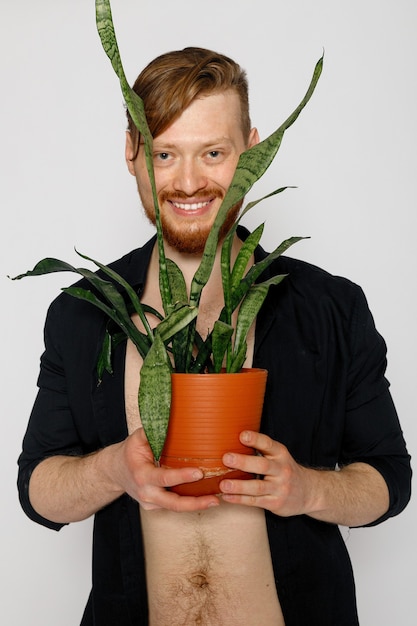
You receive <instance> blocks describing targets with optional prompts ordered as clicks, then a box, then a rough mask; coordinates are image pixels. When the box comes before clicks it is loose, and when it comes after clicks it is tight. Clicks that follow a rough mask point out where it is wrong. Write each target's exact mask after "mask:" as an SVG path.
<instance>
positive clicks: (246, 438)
mask: <svg viewBox="0 0 417 626" xmlns="http://www.w3.org/2000/svg"><path fill="white" fill-rule="evenodd" d="M240 438H241V440H242V441H247V442H248V441H250V432H249V431H247V430H244V431H243V433H242V434H241V436H240Z"/></svg>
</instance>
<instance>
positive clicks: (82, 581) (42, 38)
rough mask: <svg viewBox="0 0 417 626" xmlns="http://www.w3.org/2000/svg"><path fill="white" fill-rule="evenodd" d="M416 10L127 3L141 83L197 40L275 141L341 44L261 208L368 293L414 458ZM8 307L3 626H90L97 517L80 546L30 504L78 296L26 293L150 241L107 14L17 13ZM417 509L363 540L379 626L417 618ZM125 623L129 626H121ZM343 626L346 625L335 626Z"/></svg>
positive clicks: (2, 195) (362, 569)
mask: <svg viewBox="0 0 417 626" xmlns="http://www.w3.org/2000/svg"><path fill="white" fill-rule="evenodd" d="M416 7H417V5H416V3H415V0H397V1H396V2H392V1H391V0H350V1H349V2H337V1H336V0H315V2H311V1H309V0H305V1H302V0H291V1H290V0H287V1H281V2H280V1H278V0H275V1H272V0H257V1H256V2H255V1H254V0H211V1H210V2H206V1H201V2H199V1H197V0H177V1H176V2H173V1H172V0H159V2H154V1H151V0H142V1H139V0H113V14H114V20H115V25H116V31H117V34H118V39H119V45H120V48H121V53H122V58H123V61H124V65H125V69H126V73H127V76H128V79H129V80H130V82H133V80H134V79H135V78H136V75H137V73H138V72H139V70H140V69H141V68H142V67H143V66H144V65H145V64H146V63H147V62H148V61H150V60H151V59H152V58H153V57H154V56H156V55H157V54H160V53H162V52H165V51H167V50H170V49H177V48H182V47H184V46H186V45H200V46H205V47H210V48H212V49H217V50H219V51H221V52H224V53H226V54H229V55H231V56H232V57H234V58H236V59H237V60H238V61H239V62H240V63H241V64H242V65H243V66H244V67H245V68H246V69H247V72H248V75H249V80H250V85H251V102H252V109H251V112H252V119H253V123H254V125H257V126H258V128H259V131H260V133H261V136H262V137H265V136H266V135H268V134H269V133H271V132H272V131H273V130H275V128H277V126H278V125H279V124H280V123H281V122H282V121H283V120H284V119H285V118H286V117H287V115H288V114H289V113H290V112H291V111H292V110H293V108H294V107H295V106H296V105H297V104H298V102H299V100H300V99H301V97H302V96H303V95H304V91H305V89H306V87H307V84H308V82H309V80H310V77H311V73H312V71H313V67H314V64H315V62H316V60H317V59H318V58H319V57H320V55H321V53H322V50H323V48H324V49H325V66H324V72H323V76H322V78H321V80H320V83H319V86H318V88H317V91H316V93H315V95H314V96H313V99H312V101H311V102H310V104H309V105H308V107H307V109H306V110H305V111H304V112H303V114H302V116H301V118H300V119H299V120H298V122H297V123H296V125H295V126H294V127H292V128H291V129H290V130H289V131H288V133H287V135H286V137H285V139H284V142H283V146H282V148H281V152H280V153H279V155H278V157H277V159H276V160H275V162H274V164H273V165H272V167H271V169H270V171H269V172H268V173H267V174H266V175H265V177H264V179H263V181H262V182H261V183H260V184H258V186H257V187H256V188H255V190H254V191H253V193H251V198H252V199H253V198H256V197H260V196H261V195H263V194H264V193H266V192H267V191H270V190H271V189H273V188H276V187H279V186H281V185H284V184H288V185H297V186H298V188H297V189H292V190H289V191H287V192H286V193H285V194H283V195H281V196H278V197H276V198H274V199H270V200H268V201H267V202H265V203H264V204H263V205H262V206H261V207H259V206H258V207H257V208H256V209H254V215H253V216H252V217H251V220H250V222H249V224H252V225H253V224H257V223H259V221H263V220H266V224H267V226H266V234H265V235H264V239H263V243H264V245H265V246H266V247H267V248H268V247H269V248H270V247H271V246H272V245H273V244H275V243H277V241H278V240H280V241H281V240H282V239H284V238H286V237H288V236H291V235H311V237H312V238H311V239H310V240H307V241H305V242H302V243H300V244H298V245H297V247H296V248H293V249H292V254H293V255H294V256H300V257H302V258H305V259H306V260H309V261H311V262H313V263H316V264H318V265H321V266H323V267H325V268H326V269H328V270H329V271H331V272H332V273H337V274H342V275H345V276H347V277H349V278H351V279H352V280H354V281H356V282H358V283H360V284H361V285H362V286H363V288H364V290H365V292H366V294H367V296H368V300H369V303H370V306H371V309H372V311H373V313H374V317H375V320H376V324H377V327H378V329H379V330H380V332H381V333H382V334H383V335H384V337H385V339H386V340H387V343H388V346H389V352H388V358H389V367H388V378H389V379H390V381H391V383H392V392H393V395H394V399H395V402H396V405H397V408H398V411H399V414H400V417H401V421H402V426H403V429H404V431H405V434H406V439H407V441H408V444H409V449H410V452H411V453H412V454H413V452H414V451H415V449H416V446H417V433H416V425H415V406H416V403H415V401H414V397H415V387H416V373H417V372H416V357H415V355H416V350H417V336H416V320H417V305H416V294H415V291H416V270H417V263H416V255H415V234H416V230H417V229H416V226H417V224H416V213H417V205H416V139H417V133H416V130H417V128H416V96H417V89H416V82H417V71H416V69H417V68H416V55H417V37H416V32H417V8H416ZM0 11H1V13H0V48H1V49H0V64H1V86H0V89H1V92H0V93H1V98H0V107H1V114H0V179H1V185H0V206H1V217H0V219H1V228H0V235H1V246H0V254H1V258H0V268H1V272H0V281H1V283H0V290H1V291H0V293H1V295H0V297H1V308H0V311H1V357H2V358H1V361H2V377H1V380H2V391H1V395H0V401H1V420H2V454H1V464H2V465H1V507H2V515H1V521H0V524H1V526H0V541H1V564H0V568H1V581H0V583H1V584H0V590H1V591H0V593H1V602H0V622H1V623H2V624H7V626H23V625H24V624H25V625H26V624H30V625H31V626H75V625H76V624H78V623H79V620H80V616H81V614H82V610H83V606H84V603H85V601H86V598H87V595H88V591H89V585H90V560H91V528H92V527H91V521H87V522H84V523H81V524H74V525H72V526H71V527H67V528H65V529H64V530H62V531H61V532H60V533H55V532H53V531H48V530H46V529H44V528H42V527H40V526H38V525H36V524H33V523H32V522H30V521H29V520H28V519H27V518H26V517H25V516H24V515H23V513H22V512H21V510H20V508H19V504H18V501H17V495H16V489H15V481H16V458H17V456H18V454H19V450H20V444H21V439H22V436H23V434H24V430H25V428H26V423H27V419H28V414H29V411H30V408H31V405H32V402H33V399H34V395H35V392H36V378H37V373H38V364H39V356H40V354H41V351H42V328H43V321H44V317H45V313H46V309H47V306H48V304H49V302H50V301H51V300H52V298H53V297H54V296H55V295H56V293H57V292H58V291H59V288H60V287H62V286H65V285H67V284H68V283H69V282H70V281H72V277H71V276H67V275H57V276H49V277H42V278H33V279H28V280H26V281H22V282H18V283H12V282H10V281H9V280H8V279H7V277H6V275H7V274H10V275H15V274H18V273H20V272H23V271H25V270H27V269H30V268H31V267H32V266H33V265H34V264H35V262H36V261H37V260H39V259H41V258H43V257H44V256H57V257H59V258H63V259H65V260H67V261H70V262H76V261H77V258H76V256H75V253H74V251H73V248H74V246H76V247H77V248H78V249H79V250H81V251H82V252H85V253H87V254H90V255H92V256H95V257H96V258H99V259H100V260H102V261H104V262H110V261H111V260H113V259H114V258H117V257H118V256H120V255H122V254H123V253H124V252H126V251H128V250H129V249H131V248H134V247H137V246H138V245H140V244H142V243H144V242H145V241H146V240H147V238H148V236H149V234H150V232H151V231H150V228H149V226H148V225H147V223H146V222H145V220H144V218H143V217H142V214H141V209H140V207H139V203H138V201H137V197H136V189H135V184H134V181H133V179H132V178H131V177H130V175H129V174H128V173H127V171H126V168H125V164H124V155H123V149H124V128H125V121H124V112H123V103H122V98H121V95H120V91H119V86H118V82H117V79H116V77H115V75H114V74H113V70H112V68H111V66H110V63H109V61H108V59H107V57H106V56H105V54H104V52H103V50H102V49H101V45H100V42H99V39H98V35H97V33H96V30H95V15H94V2H93V0H71V1H70V0H61V1H60V2H57V1H56V0H37V1H36V2H33V1H32V0H20V1H19V2H10V0H0ZM416 524H417V510H416V505H415V502H413V501H412V502H411V504H410V505H409V507H408V508H407V509H406V511H405V512H404V513H403V514H402V515H401V516H400V517H397V518H395V519H392V520H390V521H388V522H387V523H385V524H383V525H382V526H380V527H378V528H374V529H357V530H352V531H351V532H350V533H348V532H347V531H346V532H345V533H344V534H345V536H346V541H347V545H348V548H349V551H350V553H351V556H352V560H353V564H354V568H355V571H356V580H357V587H358V602H359V611H360V617H361V626H376V625H378V626H394V625H396V624H401V626H413V625H414V624H415V623H416V611H415V608H414V607H415V602H416V599H415V598H416V590H417V587H416V583H417V576H416V573H415V572H416V557H417V553H416V547H415V545H416V542H415V528H416ZM115 626H117V625H115ZM335 626H337V625H335Z"/></svg>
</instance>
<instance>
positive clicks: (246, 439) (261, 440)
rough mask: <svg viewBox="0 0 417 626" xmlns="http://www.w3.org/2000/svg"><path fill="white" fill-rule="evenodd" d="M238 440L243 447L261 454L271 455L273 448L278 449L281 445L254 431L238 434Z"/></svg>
mask: <svg viewBox="0 0 417 626" xmlns="http://www.w3.org/2000/svg"><path fill="white" fill-rule="evenodd" d="M239 439H240V441H241V443H243V445H245V446H248V447H249V448H254V449H255V450H258V451H259V452H261V453H262V454H265V455H271V454H273V452H274V449H275V448H279V447H280V446H281V444H279V443H278V442H277V441H274V440H273V439H271V437H268V435H265V434H263V433H258V432H256V431H254V430H244V431H243V432H241V433H240V436H239Z"/></svg>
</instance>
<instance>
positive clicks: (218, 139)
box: [153, 137, 233, 149]
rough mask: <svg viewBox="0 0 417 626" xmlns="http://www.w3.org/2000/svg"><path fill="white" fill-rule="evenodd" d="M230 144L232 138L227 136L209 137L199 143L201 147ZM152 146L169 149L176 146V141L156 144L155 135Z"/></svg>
mask: <svg viewBox="0 0 417 626" xmlns="http://www.w3.org/2000/svg"><path fill="white" fill-rule="evenodd" d="M225 143H226V144H232V143H233V142H232V140H231V139H230V138H229V137H215V138H214V139H210V140H209V141H204V142H203V143H202V144H201V147H202V148H209V147H210V146H217V145H219V144H225ZM153 146H154V148H155V147H156V148H158V149H159V147H163V148H167V149H171V148H176V147H177V144H176V143H172V142H165V141H164V142H160V143H159V144H158V137H156V138H155V139H154V141H153Z"/></svg>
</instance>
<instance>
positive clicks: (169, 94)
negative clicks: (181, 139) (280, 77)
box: [127, 47, 251, 148]
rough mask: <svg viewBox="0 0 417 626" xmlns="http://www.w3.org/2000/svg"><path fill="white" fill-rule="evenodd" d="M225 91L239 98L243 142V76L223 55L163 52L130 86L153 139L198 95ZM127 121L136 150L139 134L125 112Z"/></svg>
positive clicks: (246, 131) (245, 116)
mask: <svg viewBox="0 0 417 626" xmlns="http://www.w3.org/2000/svg"><path fill="white" fill-rule="evenodd" d="M228 89H233V90H234V91H235V92H236V93H237V94H238V95H239V100H240V107H241V119H242V132H243V135H244V137H245V140H246V139H248V138H249V133H250V129H251V122H250V117H249V98H248V81H247V78H246V72H245V71H244V70H243V69H242V68H241V67H240V66H239V65H238V64H237V63H236V62H235V61H233V60H232V59H230V58H229V57H227V56H224V55H223V54H219V53H217V52H213V51H212V50H206V49H204V48H194V47H189V48H184V49H183V50H176V51H173V52H167V53H165V54H162V55H161V56H158V57H157V58H156V59H154V60H153V61H151V62H150V63H149V65H147V66H146V67H145V69H144V70H142V72H141V73H140V74H139V76H138V78H137V79H136V81H135V83H134V85H133V90H134V91H135V92H136V93H137V94H138V95H139V96H140V97H141V98H142V100H143V103H144V106H145V114H146V119H147V121H148V125H149V128H150V131H151V134H152V136H153V137H157V136H158V135H160V134H161V133H163V132H164V130H166V129H167V128H168V126H170V125H171V124H172V123H173V122H174V121H175V120H176V119H178V118H179V117H180V115H181V114H182V112H183V111H185V109H186V108H187V107H188V106H189V105H190V104H191V102H192V101H193V100H194V99H195V98H197V97H198V96H200V95H201V94H203V93H204V94H209V93H215V92H222V91H226V90H228ZM127 119H128V129H129V131H130V133H131V136H132V141H133V145H136V146H137V148H138V146H139V132H138V130H137V128H136V126H135V125H134V123H133V120H132V118H131V116H130V114H129V112H127Z"/></svg>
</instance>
